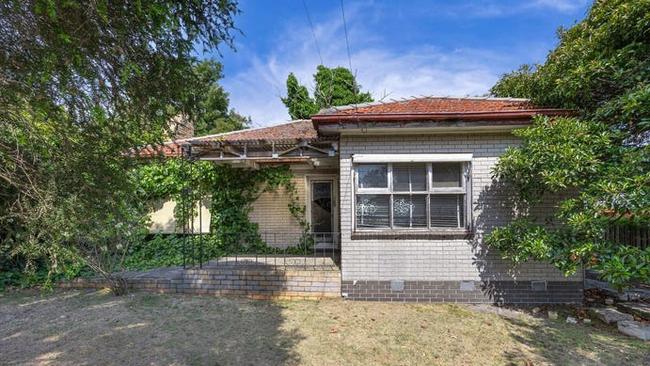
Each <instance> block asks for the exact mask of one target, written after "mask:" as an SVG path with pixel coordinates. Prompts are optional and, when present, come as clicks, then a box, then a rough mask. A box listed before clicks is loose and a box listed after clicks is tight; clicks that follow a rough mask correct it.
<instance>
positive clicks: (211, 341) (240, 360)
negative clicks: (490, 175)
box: [0, 291, 650, 365]
mask: <svg viewBox="0 0 650 366" xmlns="http://www.w3.org/2000/svg"><path fill="white" fill-rule="evenodd" d="M479 310H480V311H479ZM485 310H486V308H476V307H469V306H460V305H411V304H391V303H367V302H347V301H342V300H328V301H320V302H316V301H297V302H261V301H247V300H234V299H221V298H211V297H185V296H171V295H155V294H147V293H134V294H130V295H127V296H123V297H119V298H116V297H112V296H111V295H109V294H107V293H106V292H102V291H94V292H82V291H56V292H54V293H51V294H46V295H40V294H39V293H34V292H16V293H6V294H0V364H2V365H23V364H28V365H29V364H39V365H40V364H43V365H47V364H52V365H105V364H115V365H127V364H128V365H287V364H288V365H292V364H305V365H343V364H346V365H348V364H371V365H432V364H435V365H475V364H478V365H494V364H523V365H530V364H534V365H538V364H559V365H572V364H585V365H593V364H611V365H634V364H638V365H642V364H646V365H648V364H650V356H649V355H650V345H649V344H648V343H643V342H640V341H636V340H633V339H631V338H626V337H624V336H621V335H619V334H618V333H617V332H616V331H615V330H613V328H609V327H605V326H603V325H599V324H595V325H571V324H565V323H563V322H562V321H560V320H558V321H549V320H546V319H539V318H534V317H532V316H530V315H527V314H525V313H521V312H508V313H507V314H506V315H507V316H503V315H499V314H495V313H493V312H491V311H489V310H490V309H489V308H488V309H487V310H488V311H485Z"/></svg>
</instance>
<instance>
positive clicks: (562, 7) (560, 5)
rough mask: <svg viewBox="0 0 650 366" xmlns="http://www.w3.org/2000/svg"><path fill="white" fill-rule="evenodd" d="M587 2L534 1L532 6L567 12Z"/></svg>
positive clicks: (583, 0)
mask: <svg viewBox="0 0 650 366" xmlns="http://www.w3.org/2000/svg"><path fill="white" fill-rule="evenodd" d="M588 1H589V0H535V1H533V4H532V5H533V6H537V7H544V8H551V9H555V10H558V11H563V12H569V11H574V10H576V9H579V8H582V7H583V6H585V5H586V4H587V2H588Z"/></svg>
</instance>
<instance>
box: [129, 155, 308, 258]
mask: <svg viewBox="0 0 650 366" xmlns="http://www.w3.org/2000/svg"><path fill="white" fill-rule="evenodd" d="M292 178H293V173H292V172H291V170H290V169H289V167H288V166H277V167H262V168H260V169H248V168H233V167H231V166H229V165H217V164H213V163H211V162H207V161H197V162H187V161H185V160H182V159H169V160H166V161H162V162H152V163H149V164H146V165H143V166H142V167H140V168H139V169H138V171H137V172H136V179H138V182H139V186H140V187H141V193H142V195H143V199H145V200H148V201H153V200H156V199H172V200H174V201H175V202H177V205H176V208H175V211H174V216H175V219H176V222H177V225H184V224H185V223H187V222H188V220H189V219H190V217H191V216H192V215H194V217H195V216H196V214H197V212H196V211H197V210H192V206H193V205H196V204H197V203H198V202H205V201H206V200H210V235H208V236H207V239H208V244H209V246H210V247H211V248H210V249H212V250H208V253H206V254H207V255H209V256H217V255H224V254H229V253H274V252H277V251H278V249H276V248H273V247H270V246H269V245H267V243H265V242H264V241H263V240H262V237H261V235H260V233H259V227H258V225H257V224H256V223H253V222H251V221H250V219H249V214H250V212H251V210H252V209H253V203H254V202H255V201H256V200H257V199H258V198H259V197H260V195H261V194H263V193H265V192H272V191H277V190H278V189H284V191H285V192H286V193H287V196H288V198H289V202H288V204H287V206H288V209H289V213H290V214H291V216H292V217H293V218H294V219H295V220H296V222H297V223H298V224H299V226H300V227H301V230H302V237H301V240H300V241H299V243H298V245H297V246H296V247H294V248H291V249H290V250H289V252H296V253H300V252H304V251H305V250H306V249H309V248H311V246H313V240H312V239H311V235H309V234H310V227H309V222H308V221H307V219H306V215H305V213H306V208H305V206H304V205H303V204H301V203H300V200H299V195H298V190H297V188H296V185H295V184H294V182H293V181H292Z"/></svg>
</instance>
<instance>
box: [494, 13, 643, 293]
mask: <svg viewBox="0 0 650 366" xmlns="http://www.w3.org/2000/svg"><path fill="white" fill-rule="evenodd" d="M649 14H650V1H649V0H610V1H596V2H595V3H594V4H593V6H592V8H591V10H590V11H589V13H588V15H587V17H586V19H584V20H583V21H581V22H580V23H578V24H576V25H575V26H573V27H571V28H569V29H566V30H564V29H562V30H560V31H559V32H558V34H559V38H560V40H559V45H558V46H557V48H556V49H555V50H553V51H552V52H551V53H550V54H549V56H548V58H547V59H546V62H545V63H544V64H541V65H535V66H523V67H522V68H520V69H519V70H517V71H514V72H512V73H510V74H506V75H504V76H503V77H502V78H501V80H499V81H498V82H497V84H496V85H495V86H494V87H493V88H492V93H493V94H494V95H496V96H512V97H527V98H531V99H532V101H533V102H534V103H536V104H538V105H544V106H554V107H563V108H568V109H572V110H574V112H575V113H574V114H575V116H573V117H571V118H558V119H549V118H538V119H536V120H535V123H534V125H533V126H532V127H530V128H528V129H524V130H521V131H518V132H516V134H517V135H519V136H520V137H521V138H522V139H523V144H522V146H521V147H519V148H515V149H510V150H509V151H508V152H507V153H506V154H505V155H504V156H503V157H502V158H501V159H500V160H499V162H498V164H497V166H496V168H495V172H494V173H495V177H496V178H498V179H502V180H504V181H507V182H510V183H511V184H513V185H514V187H515V188H516V189H517V191H518V192H519V196H520V201H521V203H524V204H526V205H534V204H535V203H536V202H538V201H539V200H540V199H541V198H542V197H543V196H544V195H545V194H547V193H555V194H561V195H563V196H564V197H567V198H566V199H564V200H563V201H562V202H560V205H559V208H558V210H557V212H556V215H555V225H554V226H553V228H548V227H544V226H541V225H539V224H536V223H535V222H536V219H539V218H535V217H531V216H528V215H525V214H524V215H522V217H520V218H519V219H518V220H516V221H515V222H513V223H512V224H511V225H509V226H507V227H504V228H500V229H497V230H495V231H494V232H493V233H492V234H491V235H490V236H489V237H488V243H489V244H490V245H492V246H494V247H496V248H498V249H499V250H500V251H501V253H502V254H503V255H504V256H506V257H508V258H511V259H513V260H515V261H525V260H529V259H537V260H546V261H550V262H551V263H553V264H555V265H556V266H557V267H559V268H560V269H562V270H564V271H565V272H567V273H572V272H574V271H576V270H577V269H578V268H580V267H587V268H595V269H597V270H599V271H600V272H601V274H602V275H603V276H604V277H605V278H606V279H608V280H609V281H610V282H612V283H614V284H615V285H617V286H625V285H627V284H629V283H631V282H636V281H642V282H644V281H645V282H647V281H649V280H650V248H646V249H645V250H642V249H639V248H638V247H635V246H633V245H631V244H632V243H630V242H626V241H619V240H613V239H612V238H610V237H608V236H607V235H606V232H607V231H608V230H610V229H611V228H616V227H618V228H623V229H627V230H629V229H630V228H639V227H640V228H647V227H648V224H649V222H650V146H649V143H650V57H649V56H648V55H650V16H649Z"/></svg>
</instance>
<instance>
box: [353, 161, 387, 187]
mask: <svg viewBox="0 0 650 366" xmlns="http://www.w3.org/2000/svg"><path fill="white" fill-rule="evenodd" d="M357 176H358V179H359V188H387V187H388V165H386V164H364V165H357Z"/></svg>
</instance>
